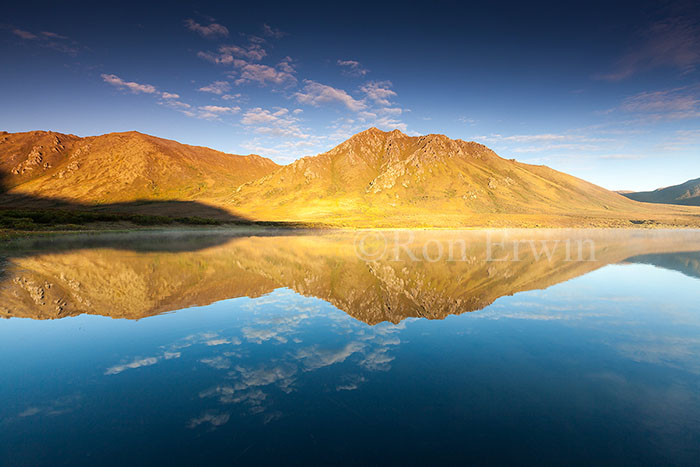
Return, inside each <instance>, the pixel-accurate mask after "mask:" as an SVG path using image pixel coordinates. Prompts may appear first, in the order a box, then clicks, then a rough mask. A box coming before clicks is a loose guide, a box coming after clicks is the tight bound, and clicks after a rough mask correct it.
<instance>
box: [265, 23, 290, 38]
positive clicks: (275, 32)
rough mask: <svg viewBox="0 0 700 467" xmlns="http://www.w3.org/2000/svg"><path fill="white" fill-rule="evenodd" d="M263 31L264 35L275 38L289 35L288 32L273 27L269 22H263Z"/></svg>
mask: <svg viewBox="0 0 700 467" xmlns="http://www.w3.org/2000/svg"><path fill="white" fill-rule="evenodd" d="M262 31H263V34H264V35H266V36H268V37H272V38H275V39H281V38H283V37H284V36H286V35H287V33H286V32H282V31H280V30H279V29H277V28H273V27H272V26H270V25H269V24H263V26H262Z"/></svg>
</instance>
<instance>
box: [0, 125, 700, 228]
mask: <svg viewBox="0 0 700 467" xmlns="http://www.w3.org/2000/svg"><path fill="white" fill-rule="evenodd" d="M0 175H1V176H2V179H0V182H1V185H2V191H4V194H3V195H2V196H1V197H0V205H1V206H3V207H13V206H22V207H31V206H32V204H33V203H37V204H40V203H43V205H46V203H48V202H51V201H57V200H60V201H62V202H72V203H80V204H79V205H80V206H82V207H85V208H96V207H105V206H116V205H119V206H121V208H122V209H123V208H124V203H131V204H129V205H128V206H129V207H130V208H133V207H134V206H135V205H139V209H140V212H144V211H145V210H148V209H152V210H153V211H154V212H153V213H154V214H159V213H161V211H162V206H161V205H159V204H158V203H162V202H178V203H182V202H188V203H183V204H178V207H177V209H180V210H181V211H182V212H178V214H180V215H193V216H197V215H201V212H202V210H203V209H204V208H205V207H215V208H216V210H217V211H213V212H214V214H212V215H213V216H216V212H218V211H220V212H221V213H224V214H227V215H230V216H234V217H235V218H244V219H248V220H254V221H281V222H304V223H311V224H324V225H332V226H341V227H342V226H346V227H465V226H480V227H483V226H572V227H573V226H629V225H639V224H662V225H698V224H699V223H700V210H698V209H696V208H692V207H679V206H677V207H671V206H664V207H660V206H652V205H649V204H646V203H639V202H636V201H633V200H630V199H628V198H627V197H625V196H622V195H620V194H618V193H614V192H612V191H608V190H606V189H604V188H601V187H599V186H596V185H594V184H591V183H588V182H586V181H584V180H581V179H578V178H576V177H573V176H570V175H567V174H565V173H562V172H558V171H556V170H553V169H551V168H549V167H546V166H542V165H530V164H524V163H521V162H517V161H515V160H513V159H504V158H501V157H499V156H498V155H497V154H496V153H494V152H493V151H492V150H490V149H489V148H487V147H486V146H483V145H481V144H479V143H476V142H467V141H462V140H459V139H457V140H453V139H450V138H448V137H446V136H444V135H438V134H431V135H426V136H407V135H405V134H403V133H402V132H400V131H398V130H394V131H389V132H384V131H380V130H378V129H376V128H370V129H368V130H365V131H363V132H361V133H358V134H356V135H354V136H352V137H351V138H349V139H348V140H347V141H345V142H343V143H341V144H340V145H338V146H336V147H335V148H333V149H331V150H330V151H328V152H325V153H322V154H319V155H317V156H313V157H304V158H301V159H299V160H297V161H295V162H293V163H291V164H289V165H285V166H280V165H277V164H276V163H275V162H273V161H271V160H270V159H267V158H264V157H261V156H258V155H247V156H239V155H232V154H226V153H223V152H219V151H215V150H212V149H209V148H204V147H197V146H189V145H185V144H180V143H178V142H175V141H170V140H165V139H161V138H157V137H154V136H149V135H144V134H141V133H138V132H126V133H110V134H106V135H102V136H94V137H85V138H81V137H77V136H74V135H65V134H60V133H55V132H44V131H33V132H27V133H7V132H3V133H0ZM147 202H148V203H155V204H148V203H147Z"/></svg>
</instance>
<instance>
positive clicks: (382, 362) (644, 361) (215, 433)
mask: <svg viewBox="0 0 700 467" xmlns="http://www.w3.org/2000/svg"><path fill="white" fill-rule="evenodd" d="M0 355H2V358H1V359H0V375H1V376H0V401H1V403H0V430H1V432H2V438H1V440H0V464H2V465H62V464H67V465H88V464H90V465H92V464H97V465H124V464H130V465H140V464H147V463H154V462H159V463H200V464H201V463H207V464H259V463H263V464H279V463H284V464H309V463H319V462H328V463H331V462H332V463H334V464H336V463H337V464H350V463H370V464H379V463H392V464H416V463H431V464H434V463H438V462H469V463H475V464H482V463H513V464H535V463H537V464H563V463H566V464H593V463H595V464H600V463H603V464H610V463H625V464H669V463H672V464H685V465H693V464H697V463H698V459H700V358H699V357H700V280H699V279H698V278H696V277H692V276H689V275H686V274H682V273H681V272H676V271H673V270H669V269H663V268H660V267H657V266H654V265H650V264H611V265H607V266H604V267H602V268H600V269H597V270H594V271H592V272H590V273H587V274H585V275H582V276H579V277H576V278H574V279H571V280H568V281H566V282H562V283H559V284H556V285H553V286H551V287H549V288H547V289H545V290H533V291H526V292H520V293H516V294H514V295H512V296H504V297H501V298H499V299H497V300H496V301H495V302H494V303H493V304H492V305H490V306H488V307H486V308H484V309H483V310H480V311H474V312H471V313H464V314H461V315H455V316H448V317H447V318H445V319H444V320H426V319H417V318H409V319H405V320H403V321H401V322H400V323H399V324H392V323H387V322H384V323H380V324H376V325H373V326H372V325H368V324H365V323H363V322H361V321H358V320H356V319H354V318H352V317H351V316H349V315H348V314H346V313H345V312H343V311H341V310H339V309H337V308H335V307H334V306H332V305H331V304H329V303H327V302H325V301H323V300H321V299H318V298H314V297H311V296H308V297H305V296H302V295H300V294H298V293H296V292H294V291H292V290H291V289H289V288H278V289H275V290H274V291H272V292H270V293H267V294H265V295H263V296H260V297H258V298H247V297H240V298H234V299H229V300H223V301H219V302H216V303H213V304H211V305H209V306H203V307H193V308H187V309H183V310H179V311H174V312H170V313H166V314H162V315H158V316H152V317H148V318H144V319H140V320H137V321H134V320H122V319H112V318H109V317H103V316H92V315H81V316H77V317H67V318H63V319H58V320H49V321H47V320H31V319H22V318H12V319H8V320H2V321H0Z"/></svg>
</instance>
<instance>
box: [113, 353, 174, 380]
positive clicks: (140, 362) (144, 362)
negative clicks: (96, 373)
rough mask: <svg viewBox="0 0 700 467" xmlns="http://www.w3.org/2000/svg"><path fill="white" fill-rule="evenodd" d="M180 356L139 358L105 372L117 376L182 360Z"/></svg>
mask: <svg viewBox="0 0 700 467" xmlns="http://www.w3.org/2000/svg"><path fill="white" fill-rule="evenodd" d="M180 355H181V354H180V352H163V355H159V356H157V357H145V358H137V359H135V360H132V361H131V362H128V363H120V364H119V365H115V366H113V367H109V368H107V370H105V374H106V375H116V374H119V373H121V372H122V371H126V370H131V369H134V368H141V367H144V366H151V365H155V364H156V363H158V362H159V361H161V360H171V359H173V358H180Z"/></svg>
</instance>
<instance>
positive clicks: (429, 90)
mask: <svg viewBox="0 0 700 467" xmlns="http://www.w3.org/2000/svg"><path fill="white" fill-rule="evenodd" d="M0 50H2V54H3V57H4V60H3V66H2V68H0V83H1V84H2V85H1V86H0V102H2V106H1V107H0V108H1V109H2V110H0V129H3V130H7V131H12V132H14V131H28V130H34V129H44V130H54V131H59V132H65V133H73V134H77V135H80V136H89V135H96V134H103V133H108V132H113V131H126V130H138V131H141V132H144V133H148V134H153V135H155V136H160V137H164V138H170V139H175V140H177V141H180V142H183V143H188V144H196V145H202V146H208V147H212V148H215V149H219V150H223V151H226V152H231V153H237V154H248V153H257V154H261V155H264V156H267V157H270V158H272V159H274V160H275V161H277V162H279V163H289V162H291V161H292V160H294V159H297V158H299V157H301V156H305V155H313V154H317V153H320V152H324V151H326V150H328V149H330V148H331V147H333V146H334V145H336V144H337V143H339V142H341V141H343V140H344V139H346V138H347V137H349V136H350V135H352V134H354V133H356V132H358V131H362V130H364V129H366V128H368V127H370V126H377V127H379V128H381V129H385V130H389V129H394V128H398V129H400V130H402V131H404V132H405V133H407V134H411V135H418V134H427V133H442V134H446V135H447V136H449V137H452V138H461V139H465V140H475V141H478V142H481V143H483V144H486V145H487V146H489V147H491V148H492V149H494V150H495V151H496V152H497V153H498V154H499V155H501V156H503V157H506V158H515V159H518V160H521V161H523V162H529V163H535V164H546V165H549V166H551V167H553V168H555V169H558V170H562V171H565V172H568V173H571V174H573V175H576V176H579V177H581V178H585V179H587V180H589V181H592V182H594V183H597V184H600V185H602V186H604V187H606V188H610V189H633V190H643V189H653V188H657V187H660V186H666V185H671V184H676V183H680V182H683V181H685V180H687V179H690V178H697V177H700V70H699V68H698V67H699V66H700V13H699V8H698V6H696V5H694V2H614V4H611V2H585V3H583V2H582V3H579V4H573V3H567V4H564V3H563V2H562V3H561V4H560V3H547V2H513V3H509V2H501V3H499V4H497V5H496V4H494V5H491V6H488V5H487V6H485V5H469V4H465V3H463V2H462V3H456V2H437V3H436V2H431V3H425V4H419V3H412V4H410V5H409V4H407V3H396V4H390V3H381V4H380V3H378V2H375V3H367V4H363V3H361V2H351V3H347V4H343V5H332V4H325V5H313V4H301V3H298V2H294V3H279V4H273V3H270V2H258V3H257V4H255V5H250V4H248V3H243V2H229V3H227V4H225V5H224V4H218V3H210V4H206V3H204V2H197V3H191V4H174V3H163V4H157V3H151V4H145V2H142V3H130V2H122V3H118V4H109V5H106V6H105V5H103V6H96V5H94V4H84V5H83V4H79V3H71V2H66V3H61V4H60V5H56V6H47V5H40V4H34V3H32V2H23V3H20V2H15V4H14V5H10V6H7V7H4V14H3V19H2V20H0Z"/></svg>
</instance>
